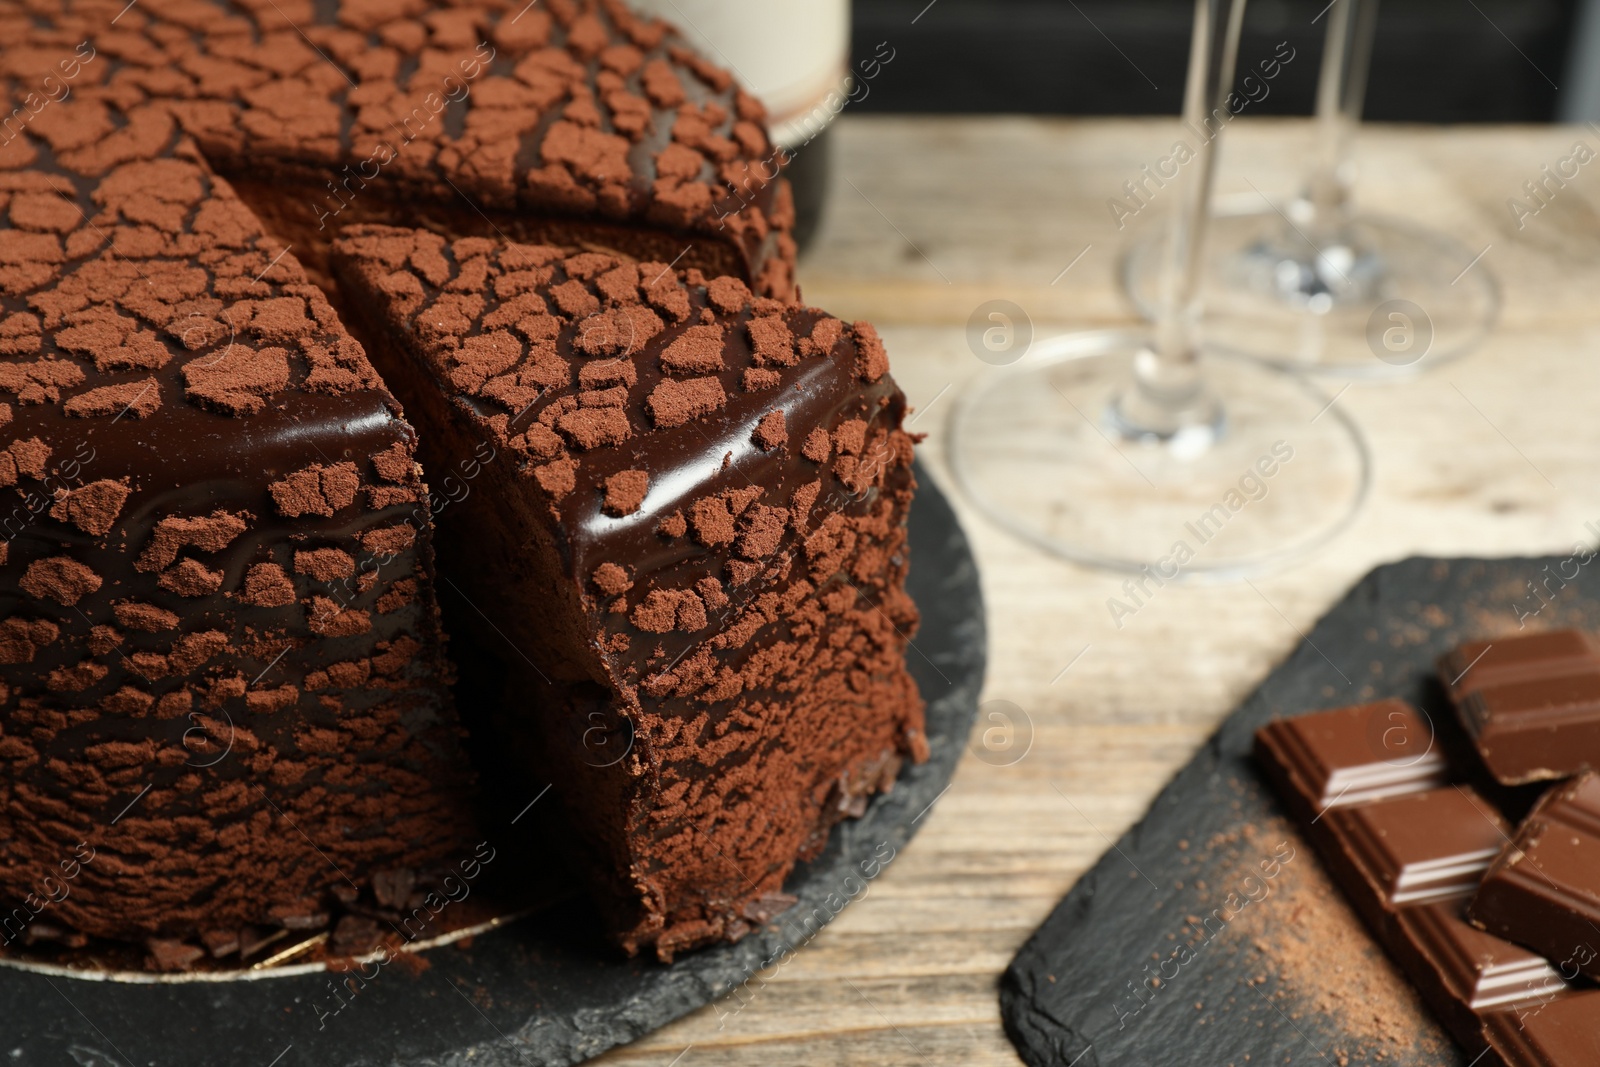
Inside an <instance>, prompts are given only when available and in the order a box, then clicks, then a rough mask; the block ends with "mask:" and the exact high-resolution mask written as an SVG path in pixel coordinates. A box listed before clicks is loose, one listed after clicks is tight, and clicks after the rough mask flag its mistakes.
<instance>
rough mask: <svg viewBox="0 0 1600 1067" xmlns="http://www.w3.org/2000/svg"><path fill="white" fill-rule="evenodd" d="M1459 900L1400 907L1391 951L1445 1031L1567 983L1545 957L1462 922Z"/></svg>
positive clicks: (1466, 1030)
mask: <svg viewBox="0 0 1600 1067" xmlns="http://www.w3.org/2000/svg"><path fill="white" fill-rule="evenodd" d="M1465 903H1466V902H1465V901H1464V900H1462V899H1454V900H1448V901H1442V902H1439V903H1434V904H1420V905H1418V906H1416V907H1410V908H1402V909H1400V911H1399V912H1398V914H1397V916H1396V920H1395V921H1396V924H1397V927H1398V934H1399V936H1398V937H1397V938H1396V939H1395V942H1394V954H1395V956H1396V957H1398V958H1399V960H1400V961H1401V965H1402V967H1403V969H1404V970H1405V972H1406V974H1407V975H1409V976H1410V978H1411V980H1412V981H1413V982H1414V983H1415V984H1416V986H1417V989H1418V990H1419V991H1420V992H1421V993H1422V998H1423V999H1424V1000H1425V1001H1427V1002H1428V1005H1429V1006H1430V1007H1431V1008H1432V1009H1433V1011H1434V1014H1436V1015H1438V1016H1439V1017H1440V1019H1441V1020H1443V1021H1444V1022H1445V1023H1446V1026H1447V1028H1448V1029H1449V1030H1450V1031H1451V1033H1455V1034H1468V1035H1470V1034H1471V1033H1472V1031H1473V1030H1474V1029H1475V1028H1476V1027H1477V1026H1478V1020H1477V1016H1478V1015H1479V1014H1480V1013H1482V1012H1487V1011H1491V1010H1493V1009H1496V1008H1501V1007H1505V1006H1507V1005H1524V1006H1537V1005H1538V1004H1539V1003H1541V1002H1543V1001H1546V1000H1549V999H1551V998H1553V997H1555V996H1557V995H1559V994H1561V993H1563V992H1565V991H1566V989H1567V983H1566V982H1565V981H1563V980H1562V977H1561V975H1560V973H1559V972H1557V970H1556V969H1555V968H1554V967H1552V966H1551V965H1550V962H1549V961H1548V960H1546V959H1545V958H1544V957H1543V956H1538V955H1535V954H1534V953H1532V952H1529V951H1528V950H1527V949H1525V948H1521V947H1519V946H1517V945H1513V944H1512V943H1511V942H1509V941H1505V940H1502V939H1501V938H1498V937H1495V936H1494V935H1493V934H1486V933H1484V932H1483V931H1482V930H1479V929H1478V928H1477V927H1475V926H1473V925H1472V924H1471V923H1469V922H1467V920H1466V916H1465V908H1464V905H1465Z"/></svg>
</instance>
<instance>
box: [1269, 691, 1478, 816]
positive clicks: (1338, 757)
mask: <svg viewBox="0 0 1600 1067" xmlns="http://www.w3.org/2000/svg"><path fill="white" fill-rule="evenodd" d="M1256 749H1257V758H1258V759H1259V760H1260V762H1261V764H1262V766H1263V767H1264V768H1266V770H1267V772H1268V773H1269V774H1272V775H1281V776H1282V778H1281V780H1277V779H1275V781H1274V785H1276V786H1277V789H1278V795H1279V796H1281V797H1283V798H1284V799H1285V800H1286V801H1287V802H1288V803H1289V804H1290V805H1291V806H1293V807H1295V809H1296V810H1295V812H1294V815H1295V817H1296V818H1297V819H1299V820H1301V821H1302V822H1312V821H1313V820H1316V819H1319V818H1320V817H1321V816H1322V813H1323V812H1325V811H1327V810H1328V809H1330V808H1335V807H1339V806H1340V805H1346V804H1359V803H1363V802H1365V801H1368V800H1379V799H1382V798H1384V797H1391V796H1400V795H1403V794H1405V793H1417V792H1421V791H1423V790H1427V789H1437V788H1438V787H1439V786H1441V785H1444V784H1445V782H1446V781H1447V778H1446V774H1447V770H1448V767H1447V764H1446V762H1445V757H1444V754H1443V752H1441V751H1440V748H1439V746H1438V745H1437V744H1435V737H1434V730H1433V724H1432V723H1431V722H1429V721H1428V719H1427V718H1426V717H1425V716H1424V715H1423V714H1422V713H1421V712H1419V711H1417V709H1416V708H1413V707H1412V706H1411V705H1410V704H1407V703H1406V702H1405V701H1403V700H1380V701H1378V702H1377V703H1374V704H1359V705H1356V706H1355V707H1349V708H1337V709H1335V710H1333V711H1325V712H1321V713H1319V714H1316V715H1302V716H1300V717H1298V718H1294V719H1279V720H1277V721H1276V722H1273V723H1269V724H1268V725H1267V726H1264V727H1262V728H1261V730H1260V731H1259V732H1257V734H1256Z"/></svg>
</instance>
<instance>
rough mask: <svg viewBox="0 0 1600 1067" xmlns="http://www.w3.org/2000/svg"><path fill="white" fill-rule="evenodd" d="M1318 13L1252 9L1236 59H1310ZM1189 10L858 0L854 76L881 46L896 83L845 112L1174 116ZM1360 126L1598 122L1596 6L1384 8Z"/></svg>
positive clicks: (1298, 87)
mask: <svg viewBox="0 0 1600 1067" xmlns="http://www.w3.org/2000/svg"><path fill="white" fill-rule="evenodd" d="M1322 2H1324V0H1253V2H1252V3H1251V4H1250V6H1249V9H1248V15H1247V17H1246V23H1245V28H1244V39H1243V41H1242V42H1241V44H1240V54H1241V55H1268V54H1271V52H1272V48H1273V46H1274V45H1276V44H1277V43H1278V42H1279V41H1288V42H1289V44H1290V46H1291V47H1293V48H1295V49H1296V50H1297V51H1298V52H1299V53H1300V54H1301V55H1302V56H1305V55H1309V56H1311V57H1315V56H1319V55H1320V54H1321V50H1322V36H1323V31H1324V30H1325V29H1326V23H1325V21H1319V22H1317V23H1316V24H1315V25H1313V24H1311V23H1310V22H1309V21H1308V20H1307V18H1306V11H1307V10H1308V9H1314V8H1316V7H1320V5H1321V3H1322ZM1193 11H1194V5H1193V3H1192V2H1190V0H935V2H934V4H933V5H931V6H930V5H929V4H928V0H855V2H854V8H853V13H852V16H851V18H852V23H853V26H852V30H853V32H852V34H851V50H852V53H853V54H852V57H851V58H852V60H853V61H854V62H853V63H852V68H853V69H860V68H859V67H857V66H856V64H857V63H859V62H861V61H863V60H866V59H870V58H871V57H872V55H873V52H874V49H875V47H876V45H877V44H878V42H880V41H888V42H890V44H891V45H892V46H893V47H894V48H895V50H896V55H895V59H894V62H893V73H894V76H893V77H883V78H879V79H876V80H875V81H874V83H873V85H872V91H871V92H870V93H869V94H867V96H866V97H865V98H864V99H859V100H857V101H855V102H853V103H852V104H851V105H850V106H851V108H852V109H859V110H860V111H863V112H867V111H876V112H926V113H943V114H949V113H961V112H1013V113H1017V112H1021V113H1032V114H1068V115H1150V114H1164V115H1172V114H1176V113H1177V111H1178V106H1179V102H1180V99H1181V97H1182V92H1183V86H1182V84H1181V80H1180V79H1179V78H1175V77H1167V78H1162V77H1159V76H1158V72H1160V71H1181V70H1183V69H1184V65H1185V61H1186V57H1187V55H1188V47H1189V31H1190V26H1191V20H1192V18H1193ZM919 15H920V17H918V16H919ZM913 19H915V20H916V21H915V22H914V23H913V21H912V20H913ZM1508 42H1509V43H1510V45H1511V46H1512V47H1509V48H1508V47H1507V43H1508ZM1140 71H1143V72H1145V73H1146V74H1149V75H1151V76H1152V77H1153V78H1154V80H1153V81H1152V80H1151V78H1147V77H1146V76H1145V74H1141V73H1140ZM1316 76H1317V64H1316V62H1315V61H1314V60H1313V61H1311V62H1299V61H1297V62H1296V63H1294V64H1293V66H1291V67H1289V68H1288V69H1287V70H1285V72H1284V77H1282V78H1281V79H1278V80H1277V81H1276V82H1275V83H1274V84H1273V86H1272V91H1271V93H1270V95H1269V96H1268V97H1267V98H1265V99H1263V100H1261V101H1259V102H1252V104H1251V113H1252V114H1302V115H1303V114H1307V113H1309V111H1310V110H1311V102H1312V97H1313V94H1314V91H1315V85H1316ZM1366 118H1367V119H1368V120H1369V121H1376V122H1451V123H1456V122H1550V121H1556V120H1558V119H1560V120H1566V121H1586V120H1596V119H1600V0H1383V3H1382V5H1381V6H1380V8H1379V12H1378V31H1377V44H1376V47H1375V51H1374V54H1373V61H1372V75H1371V80H1370V82H1369V88H1368V91H1367V107H1366Z"/></svg>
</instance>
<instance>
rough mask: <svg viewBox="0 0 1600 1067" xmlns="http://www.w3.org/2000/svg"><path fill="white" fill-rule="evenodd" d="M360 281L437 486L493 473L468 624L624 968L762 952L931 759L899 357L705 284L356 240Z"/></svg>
mask: <svg viewBox="0 0 1600 1067" xmlns="http://www.w3.org/2000/svg"><path fill="white" fill-rule="evenodd" d="M334 268H335V271H336V274H337V276H338V278H339V280H340V284H341V286H342V287H343V289H344V292H345V298H346V304H347V305H348V306H350V307H352V308H360V309H362V312H361V314H359V315H358V316H357V317H355V318H354V319H352V329H355V330H356V331H357V332H358V334H359V335H360V336H362V337H363V338H364V339H365V341H366V343H367V345H368V347H369V349H370V350H371V351H373V352H374V353H375V356H381V357H382V362H383V364H384V366H385V367H386V369H387V373H388V376H389V380H390V381H391V383H392V384H393V385H394V388H395V389H396V390H397V391H398V392H399V393H400V395H401V396H402V398H403V399H404V400H405V402H406V405H407V410H408V411H410V412H411V413H412V416H413V417H414V418H415V419H417V420H418V424H419V426H420V427H421V428H422V430H423V437H422V440H423V444H422V456H423V459H424V463H425V464H427V465H428V466H429V469H435V470H437V469H440V466H439V464H440V461H441V460H444V459H447V458H448V457H450V456H454V455H463V454H469V453H471V452H472V451H473V450H475V449H476V450H478V451H480V452H482V451H483V450H484V449H485V448H487V449H488V451H489V452H490V453H492V455H493V456H494V457H495V458H494V459H493V460H491V461H489V462H486V463H485V464H484V465H483V467H482V469H481V470H480V471H478V472H477V473H476V475H475V478H476V481H475V484H473V485H472V486H471V488H470V491H469V492H467V493H466V494H465V496H464V499H462V500H461V502H460V504H459V505H458V506H456V507H454V508H452V509H451V510H449V511H446V512H445V513H444V514H442V515H441V516H440V520H439V535H438V536H439V538H440V544H441V546H443V548H442V551H444V552H446V554H447V556H446V558H452V559H456V560H457V561H458V566H457V569H456V570H455V571H454V572H453V574H452V580H453V581H455V582H457V583H459V584H460V586H461V588H462V590H463V591H464V592H465V594H466V596H467V598H468V599H469V600H470V601H471V606H470V608H468V609H465V610H463V611H461V612H460V613H459V614H458V615H455V616H453V617H452V619H451V622H452V628H453V629H454V630H455V631H456V632H457V633H459V634H463V635H464V634H468V633H470V634H471V635H472V640H474V641H475V642H477V643H479V644H481V645H482V646H483V647H492V648H496V649H498V650H499V652H500V654H501V656H502V658H503V659H504V660H505V662H506V664H507V665H508V667H509V668H510V669H511V671H512V675H513V682H512V684H511V686H510V689H509V693H510V698H509V699H508V700H507V701H506V709H505V713H504V716H503V718H502V721H500V722H499V723H498V724H497V726H498V729H499V730H500V732H501V733H502V734H503V735H504V736H505V737H506V738H507V740H508V743H509V744H511V745H513V746H516V747H518V748H520V749H522V750H523V751H525V753H526V758H527V759H529V760H530V762H531V763H532V764H533V765H534V766H538V767H541V768H544V769H545V770H546V773H548V774H549V776H550V777H551V778H553V780H554V781H555V782H556V785H557V790H556V793H557V795H559V796H563V797H564V798H565V800H566V802H567V803H568V810H569V814H570V816H571V817H572V819H573V820H574V822H575V823H576V824H577V825H578V826H579V827H580V836H581V837H582V838H583V839H584V840H586V841H587V842H588V843H589V845H590V850H589V851H590V853H591V857H592V859H593V862H594V863H595V864H596V866H597V867H598V868H599V879H598V884H599V885H600V886H601V887H602V888H603V889H604V890H605V891H606V893H607V896H608V898H609V899H608V903H609V905H610V910H611V915H612V920H613V923H614V926H615V930H616V934H617V937H618V939H619V941H620V943H621V944H622V945H623V946H624V947H625V948H627V949H628V950H629V951H630V952H632V951H638V950H639V949H641V948H647V947H653V948H654V950H655V952H656V953H657V954H658V955H659V956H660V957H661V958H662V959H664V960H670V959H671V958H672V956H673V954H674V953H675V952H678V951H682V950H684V949H687V948H692V947H694V946H696V945H700V944H704V943H707V942H710V941H715V940H718V939H724V938H726V939H736V938H738V937H740V936H742V935H743V934H744V933H745V932H746V931H747V930H748V929H749V928H750V924H751V923H754V922H760V921H764V917H765V912H766V911H770V910H771V908H770V907H769V904H770V901H771V900H772V899H775V898H776V896H777V895H778V894H780V892H781V887H782V884H783V879H784V877H785V876H786V875H787V874H788V872H789V871H790V870H791V869H792V867H793V864H794V862H795V860H796V858H797V857H799V858H805V857H807V856H810V855H814V854H815V853H816V852H817V851H818V850H819V849H820V848H821V847H822V845H823V843H824V842H825V841H826V837H827V832H828V829H829V827H830V826H831V825H832V824H833V823H834V822H835V821H837V820H838V819H840V818H843V817H845V816H847V815H855V814H860V812H861V810H862V807H863V805H864V802H865V798H866V796H867V795H869V794H870V793H872V792H875V791H878V790H880V789H885V788H888V787H889V786H890V785H891V784H892V783H893V780H894V777H895V774H896V772H897V770H898V768H899V766H900V760H901V758H902V757H906V756H909V757H911V758H915V759H919V760H920V759H921V758H924V757H925V755H926V741H925V740H924V738H923V733H922V730H923V719H922V711H923V709H922V702H921V700H920V698H919V696H918V694H917V691H916V687H915V685H914V684H913V683H912V681H911V679H910V677H909V676H908V675H907V673H906V671H905V659H904V657H905V650H906V643H907V641H908V639H909V635H910V634H911V633H913V632H914V629H915V626H916V620H917V615H916V609H915V607H914V606H913V605H912V604H911V602H910V600H909V599H908V598H907V597H906V595H905V592H904V579H905V573H906V555H905V516H906V510H907V507H908V505H909V503H910V499H911V494H912V490H913V482H912V476H911V466H910V465H911V457H912V441H911V438H910V436H909V435H908V434H907V433H906V432H905V431H904V430H903V429H901V421H902V418H903V416H904V413H905V399H904V397H903V395H902V394H901V393H900V391H899V389H898V388H896V387H895V385H894V383H893V381H892V379H891V378H890V377H889V376H888V373H887V371H888V360H887V356H886V355H885V353H884V350H883V346H882V343H881V342H880V341H879V339H878V336H877V333H876V331H874V330H873V329H872V327H871V326H869V325H867V324H865V323H855V324H853V325H852V324H847V323H844V322H841V321H840V320H838V319H834V318H832V317H830V316H828V315H825V314H824V313H822V312H820V311H817V310H816V309H813V308H806V307H799V306H795V305H790V304H784V303H781V302H779V301H775V300H771V299H766V298H761V297H756V296H753V295H752V294H751V292H750V291H749V289H748V288H747V287H746V286H745V285H744V284H743V283H742V282H740V281H738V280H737V279H734V278H713V279H706V278H705V277H703V276H702V275H701V273H700V272H699V271H698V270H688V271H675V270H673V269H671V268H670V267H669V266H668V265H667V264H665V263H635V262H632V261H626V260H620V259H617V258H615V257H613V256H607V255H603V254H598V253H581V254H576V255H574V254H572V252H571V251H570V250H561V249H556V248H550V247H537V246H520V245H504V244H501V243H499V242H494V241H489V240H481V239H462V240H457V241H454V242H451V241H447V240H445V239H444V238H442V237H440V236H438V235H436V234H432V233H429V232H426V231H419V230H411V229H399V228H393V227H362V228H358V229H353V230H350V231H348V232H347V235H346V237H345V239H344V240H342V241H341V242H340V243H339V244H338V245H337V246H336V248H335V254H334ZM408 364H409V366H407V365H408ZM433 453H437V454H438V457H439V458H438V459H435V458H434V455H433ZM448 603H449V601H448V600H447V604H448ZM530 603H539V604H543V605H546V610H545V611H542V612H539V613H530V612H528V611H527V610H526V607H525V605H527V604H530ZM483 619H490V620H493V622H492V625H489V626H485V625H484V624H483V622H482V621H481V620H483ZM630 742H631V744H630ZM624 751H625V752H626V755H625V756H624V755H623V754H622V753H623V752H624ZM763 901H767V902H768V903H767V904H763V903H762V902H763ZM764 909H765V910H764Z"/></svg>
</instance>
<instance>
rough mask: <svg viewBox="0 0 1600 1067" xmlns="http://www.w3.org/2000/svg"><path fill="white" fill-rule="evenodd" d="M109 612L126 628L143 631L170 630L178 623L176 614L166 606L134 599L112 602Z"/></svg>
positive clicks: (157, 631)
mask: <svg viewBox="0 0 1600 1067" xmlns="http://www.w3.org/2000/svg"><path fill="white" fill-rule="evenodd" d="M111 613H112V614H113V615H115V616H116V617H117V621H118V622H120V623H121V624H122V625H124V626H126V627H127V628H128V629H130V630H143V631H144V632H145V633H151V634H153V633H159V632H160V631H162V630H172V629H176V628H177V625H178V616H177V615H176V614H174V613H173V612H170V611H168V610H167V609H166V608H158V607H156V606H155V605H154V604H141V603H139V602H138V601H134V600H124V601H122V602H121V603H119V604H113V605H112V606H111Z"/></svg>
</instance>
